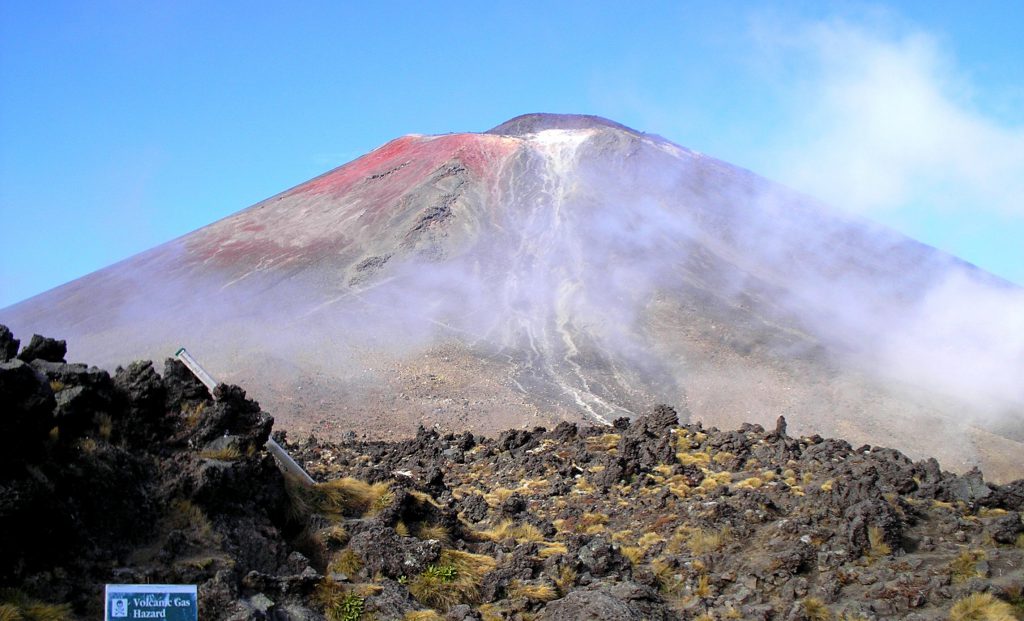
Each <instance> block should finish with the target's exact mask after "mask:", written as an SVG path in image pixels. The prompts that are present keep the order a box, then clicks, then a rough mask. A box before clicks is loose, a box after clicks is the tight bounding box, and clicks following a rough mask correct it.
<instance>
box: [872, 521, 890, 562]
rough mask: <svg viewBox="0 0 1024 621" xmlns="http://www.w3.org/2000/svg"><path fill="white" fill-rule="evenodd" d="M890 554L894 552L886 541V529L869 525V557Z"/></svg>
mask: <svg viewBox="0 0 1024 621" xmlns="http://www.w3.org/2000/svg"><path fill="white" fill-rule="evenodd" d="M890 554H892V548H891V547H890V546H889V544H887V543H886V542H885V531H883V530H882V529H881V528H879V527H877V526H869V527H868V557H869V558H872V559H876V558H881V557H883V556H889V555H890Z"/></svg>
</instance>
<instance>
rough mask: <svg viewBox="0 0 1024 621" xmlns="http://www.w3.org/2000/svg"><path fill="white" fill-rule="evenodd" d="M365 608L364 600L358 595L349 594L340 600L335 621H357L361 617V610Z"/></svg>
mask: <svg viewBox="0 0 1024 621" xmlns="http://www.w3.org/2000/svg"><path fill="white" fill-rule="evenodd" d="M365 606H366V600H364V599H363V598H362V597H359V596H358V595H355V594H353V593H349V594H348V595H346V596H345V597H343V598H342V600H341V605H340V606H339V607H338V610H337V612H336V614H335V616H336V617H337V621H359V617H361V616H363V608H364V607H365Z"/></svg>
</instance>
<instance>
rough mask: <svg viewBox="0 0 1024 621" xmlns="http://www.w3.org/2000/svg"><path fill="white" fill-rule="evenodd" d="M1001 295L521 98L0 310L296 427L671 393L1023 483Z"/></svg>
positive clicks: (911, 250)
mask: <svg viewBox="0 0 1024 621" xmlns="http://www.w3.org/2000/svg"><path fill="white" fill-rule="evenodd" d="M965 299H969V300H971V303H972V305H971V306H970V307H969V308H967V307H965V305H964V303H963V301H964V300H965ZM1021 300H1022V297H1021V294H1020V291H1019V290H1018V289H1015V288H1014V287H1012V286H1010V285H1008V284H1007V283H1004V282H1001V281H999V280H998V279H995V278H994V277H991V276H989V275H987V274H985V273H982V272H980V271H978V270H976V269H974V268H972V267H971V266H969V265H967V264H964V263H962V262H960V261H958V260H956V259H955V258H952V257H949V256H947V255H944V254H942V253H940V252H938V251H936V250H934V249H932V248H930V247H927V246H924V245H922V244H919V243H917V242H914V241H913V240H910V239H908V238H906V237H903V236H901V235H898V234H895V233H893V232H892V231H889V230H885V229H882V228H880V227H878V226H876V225H873V224H872V223H870V222H866V221H861V220H855V219H851V218H849V217H847V216H844V215H842V214H839V213H836V212H834V211H831V210H829V209H828V208H827V207H825V206H822V205H820V204H817V203H815V202H813V201H811V200H810V199H808V198H807V197H804V196H800V195H798V194H795V193H793V192H791V191H789V190H786V189H785V188H781V187H779V186H777V185H774V184H772V183H770V182H768V181H766V180H764V179H762V178H759V177H757V176H756V175H753V174H752V173H749V172H747V171H744V170H741V169H737V168H735V167H733V166H730V165H728V164H725V163H723V162H720V161H717V160H714V159H712V158H709V157H706V156H703V155H701V154H698V153H695V152H692V151H689V150H686V149H684V148H681V147H679V146H677V145H674V144H672V143H669V142H667V141H665V140H663V139H661V138H658V137H656V136H653V135H648V134H643V133H640V132H637V131H635V130H632V129H630V128H627V127H625V126H622V125H619V124H617V123H614V122H611V121H607V120H604V119H599V118H597V117H582V116H573V115H526V116H524V117H519V118H517V119H513V120H511V121H508V122H506V123H504V124H502V125H499V126H498V127H496V128H494V129H493V130H490V131H489V132H487V133H482V134H452V135H443V136H405V137H402V138H399V139H396V140H394V141H392V142H390V143H388V144H386V145H384V146H382V147H380V148H378V149H376V150H375V151H373V152H371V153H369V154H367V155H366V156H364V157H362V158H360V159H358V160H355V161H353V162H351V163H349V164H347V165H345V166H342V167H341V168H338V169H336V170H334V171H331V172H329V173H327V174H325V175H323V176H321V177H318V178H316V179H313V180H311V181H310V182H307V183H305V184H303V185H300V186H298V187H296V188H293V189H291V190H289V191H287V192H284V193H282V194H280V195H278V196H275V197H272V198H270V199H268V200H267V201H264V202H262V203H259V204H257V205H255V206H253V207H250V208H248V209H246V210H243V211H241V212H239V213H237V214H235V215H233V216H230V217H228V218H226V219H224V220H221V221H219V222H216V223H214V224H212V225H210V226H208V227H205V228H203V229H200V230H198V231H196V232H194V233H191V234H189V235H186V236H185V237H182V238H180V239H178V240H175V241H173V242H170V243H168V244H165V245H163V246H160V247H158V248H155V249H153V250H151V251H149V252H146V253H143V254H142V255H139V256H137V257H133V258H131V259H129V260H127V261H124V262H122V263H119V264H116V265H114V266H111V267H109V268H107V269H104V270H101V271H99V272H96V273H94V274H91V275H89V276H87V277H85V278H82V279H79V280H77V281H74V282H72V283H69V284H67V285H65V286H63V287H60V288H58V289H55V290H53V291H50V292H48V293H45V294H43V295H41V296H37V297H36V298H32V299H30V300H27V301H26V302H23V303H21V304H18V305H16V306H13V307H10V308H8V309H5V310H4V311H2V312H0V321H4V322H6V323H8V324H9V325H11V326H12V328H14V329H15V330H16V331H18V332H20V333H28V332H31V331H35V332H42V333H52V334H56V335H59V336H61V337H67V338H70V339H72V342H73V343H74V344H75V346H74V349H72V351H71V355H72V356H73V357H76V358H89V359H92V360H94V361H98V362H100V363H101V364H105V365H113V364H115V363H116V362H117V361H118V360H122V359H127V358H136V357H157V358H159V357H161V356H163V355H166V354H167V353H168V352H172V351H174V349H176V348H177V347H178V346H180V345H186V346H188V347H189V349H190V350H191V351H193V353H195V354H196V355H197V356H198V357H199V359H200V360H202V361H203V362H204V363H205V364H206V365H207V366H208V367H209V368H210V370H211V371H213V372H214V374H215V375H217V376H218V377H219V378H221V379H224V380H227V381H233V382H244V383H245V384H247V385H249V386H252V387H253V390H252V392H253V394H254V396H256V397H257V398H258V399H259V400H260V401H261V402H262V403H264V405H266V406H267V407H268V409H270V410H271V411H273V412H274V414H275V415H276V416H277V417H278V420H279V421H280V422H281V424H282V425H284V426H285V427H287V428H291V429H295V430H303V431H305V430H313V429H315V430H317V431H318V432H320V433H324V432H325V431H326V432H327V433H328V434H331V433H341V432H343V431H345V430H348V429H359V430H363V431H367V432H369V433H372V434H373V435H375V436H377V437H382V438H388V437H408V436H409V435H411V434H412V433H413V431H414V430H415V428H416V427H417V425H419V424H426V425H428V426H430V425H435V424H436V425H441V426H443V427H445V428H450V429H468V430H473V431H476V432H488V433H495V432H497V431H499V430H500V429H503V428H506V427H510V426H524V425H527V426H528V425H534V424H545V425H548V426H554V424H556V423H557V422H558V421H561V420H571V421H581V420H589V421H592V422H609V421H611V420H613V419H614V418H616V417H619V416H632V415H633V414H635V413H637V412H641V411H645V410H646V409H647V408H649V407H651V406H652V405H653V404H655V403H658V402H669V403H683V402H685V403H687V404H688V407H689V408H690V410H691V411H692V412H693V414H694V416H695V418H697V419H701V420H703V421H705V422H706V423H708V424H715V425H719V426H736V425H738V424H740V423H741V422H745V421H752V422H755V423H760V424H769V423H770V422H771V421H773V420H774V419H775V417H777V416H778V415H780V414H785V415H786V416H787V418H788V419H789V420H790V422H791V426H792V428H793V429H794V430H795V431H797V432H808V431H809V430H811V429H815V430H820V431H821V432H822V433H825V434H830V435H833V434H838V435H843V436H844V437H847V438H849V439H850V440H851V441H853V442H854V443H862V442H866V443H870V444H888V445H895V446H897V447H898V448H900V449H902V450H904V451H906V452H907V453H908V454H910V455H911V456H914V457H922V456H925V455H930V454H933V453H937V456H938V457H939V458H940V459H942V460H943V463H946V464H948V465H949V466H950V467H952V468H954V469H958V470H966V469H968V468H969V467H971V466H972V465H977V464H980V465H982V466H984V468H985V469H986V471H987V472H989V473H990V476H992V477H993V478H994V479H996V480H1004V479H1008V478H1013V477H1017V476H1021V475H1024V471H1022V468H1024V466H1021V464H1020V463H1018V461H1017V460H1016V459H1015V458H1014V456H1015V455H1019V454H1020V453H1021V452H1022V449H1024V446H1022V445H1021V444H1020V441H1021V440H1022V439H1024V438H1021V437H1019V436H1015V435H1014V434H1015V433H1019V429H1020V427H1021V425H1020V423H1021V420H1022V414H1021V413H1022V412H1024V371H1022V370H1021V369H1022V368H1024V365H1021V364H1020V361H1021V360H1022V359H1024V340H1022V338H1024V337H1021V338H1017V336H1016V333H1010V332H1008V331H1007V330H1006V329H1004V326H1003V324H1004V323H1006V322H1007V321H1008V320H1007V319H1006V318H1007V317H1013V316H1014V314H1013V313H1012V312H1008V310H1007V309H1010V310H1011V311H1012V310H1014V309H1017V308H1021V309H1024V304H1022V303H1021ZM1020 316H1024V312H1022V314H1021V315H1020ZM1009 321H1012V319H1011V320H1009ZM1014 325H1015V324H1014ZM1015 429H1016V430H1017V431H1014V430H1015ZM964 438H967V439H968V440H967V441H964Z"/></svg>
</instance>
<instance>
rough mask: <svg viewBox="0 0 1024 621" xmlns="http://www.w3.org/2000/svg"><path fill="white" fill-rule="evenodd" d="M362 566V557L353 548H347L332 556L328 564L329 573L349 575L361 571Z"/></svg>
mask: <svg viewBox="0 0 1024 621" xmlns="http://www.w3.org/2000/svg"><path fill="white" fill-rule="evenodd" d="M362 568H363V561H362V559H360V558H359V556H358V555H356V553H355V552H353V551H352V549H351V548H345V549H344V550H342V551H341V552H338V553H337V554H335V555H334V557H333V558H331V562H330V563H328V564H327V572H328V573H339V574H345V575H346V576H349V577H352V576H354V575H356V574H357V573H359V570H361V569H362Z"/></svg>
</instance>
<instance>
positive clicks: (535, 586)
mask: <svg viewBox="0 0 1024 621" xmlns="http://www.w3.org/2000/svg"><path fill="white" fill-rule="evenodd" d="M508 596H509V598H510V599H515V598H518V597H524V598H526V599H528V600H530V601H533V602H550V601H551V600H553V599H555V598H557V597H558V591H556V590H555V588H554V587H553V586H551V585H550V584H546V583H543V582H540V583H538V582H523V581H520V580H513V581H512V583H511V584H509V587H508Z"/></svg>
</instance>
